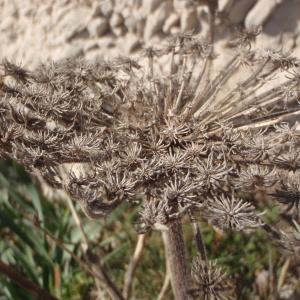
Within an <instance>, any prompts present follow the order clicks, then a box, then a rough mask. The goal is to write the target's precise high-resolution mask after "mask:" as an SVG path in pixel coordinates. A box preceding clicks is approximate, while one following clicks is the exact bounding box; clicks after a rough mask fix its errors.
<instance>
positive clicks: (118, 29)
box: [111, 26, 127, 36]
mask: <svg viewBox="0 0 300 300" xmlns="http://www.w3.org/2000/svg"><path fill="white" fill-rule="evenodd" d="M111 31H112V32H113V34H114V35H115V36H123V35H124V34H125V33H126V32H127V29H126V27H125V26H119V27H113V28H112V29H111Z"/></svg>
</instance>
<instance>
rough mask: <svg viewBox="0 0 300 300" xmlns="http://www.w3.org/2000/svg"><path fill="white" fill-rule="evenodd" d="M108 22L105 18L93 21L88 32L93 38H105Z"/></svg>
mask: <svg viewBox="0 0 300 300" xmlns="http://www.w3.org/2000/svg"><path fill="white" fill-rule="evenodd" d="M108 28H109V26H108V22H107V20H106V19H104V18H97V19H94V20H92V21H91V22H90V23H89V25H88V31H89V33H90V36H91V37H99V36H103V35H104V34H105V33H106V32H107V31H108Z"/></svg>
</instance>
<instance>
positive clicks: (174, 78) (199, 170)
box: [0, 31, 300, 300]
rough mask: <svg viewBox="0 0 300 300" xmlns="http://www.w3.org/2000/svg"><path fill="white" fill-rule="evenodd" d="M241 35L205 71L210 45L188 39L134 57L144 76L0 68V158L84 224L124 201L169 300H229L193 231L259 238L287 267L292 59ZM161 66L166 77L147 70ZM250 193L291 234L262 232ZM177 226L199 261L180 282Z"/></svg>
mask: <svg viewBox="0 0 300 300" xmlns="http://www.w3.org/2000/svg"><path fill="white" fill-rule="evenodd" d="M255 35H256V32H255V31H250V32H244V33H242V34H241V35H240V36H239V37H238V39H237V40H235V41H234V43H233V44H232V45H233V49H232V52H233V55H232V58H231V59H230V60H229V61H228V63H227V64H226V65H225V66H224V67H223V68H222V69H221V70H220V71H219V72H216V71H214V68H213V61H214V58H215V53H214V50H213V45H212V44H210V43H206V42H205V41H203V40H201V39H200V38H199V37H197V36H193V35H190V34H182V35H178V36H176V37H174V38H172V39H171V40H170V41H169V43H168V44H167V45H166V46H165V47H161V48H160V49H154V48H147V49H145V51H144V56H146V57H147V59H148V66H147V67H146V68H144V67H142V66H141V65H140V64H139V63H138V62H137V61H135V60H132V59H130V58H124V57H120V58H117V59H114V60H111V61H97V62H88V61H85V60H82V59H65V60H62V61H58V62H53V63H51V64H41V65H40V66H39V67H37V68H36V69H34V70H32V71H29V70H26V69H24V68H21V67H19V66H17V65H15V64H13V63H11V62H9V61H6V60H5V61H3V63H2V66H1V68H2V69H1V98H0V118H1V123H0V154H1V156H2V157H3V158H12V159H14V160H16V161H18V162H19V163H21V164H22V165H23V166H24V167H25V168H26V169H27V171H28V172H30V173H32V174H34V175H36V174H39V176H42V177H43V179H44V180H45V181H46V182H47V183H48V184H49V185H50V186H52V187H53V188H55V189H63V190H65V191H66V192H67V194H68V195H69V196H70V197H71V198H72V199H73V200H74V201H78V202H79V203H80V205H81V207H82V210H83V211H84V212H85V214H86V215H87V216H89V217H91V218H95V219H97V218H103V217H105V216H107V215H108V214H109V213H111V212H112V211H113V210H114V209H115V208H116V207H118V206H119V205H120V204H122V203H123V202H125V201H126V202H129V203H132V204H133V205H140V213H139V218H138V220H137V222H136V224H135V226H136V229H137V231H138V232H139V233H140V234H147V232H149V231H151V230H161V231H162V233H163V236H164V242H165V247H166V259H167V261H168V265H169V268H170V274H171V283H172V287H173V292H174V297H175V299H176V300H178V299H181V300H186V299H193V298H196V297H198V296H199V297H201V299H234V298H235V293H234V282H231V280H230V278H229V277H228V276H227V275H226V274H225V272H224V271H223V270H222V269H221V268H220V267H218V265H217V263H216V262H214V261H210V260H208V257H207V253H206V249H205V245H204V243H203V239H202V235H201V228H200V225H199V224H200V221H201V222H207V223H209V224H210V225H212V226H213V227H214V228H219V229H220V230H224V231H247V232H248V231H251V230H255V229H256V228H262V229H264V230H265V231H266V233H267V235H268V236H269V237H270V240H271V241H273V242H274V243H275V244H277V245H278V246H279V247H280V249H282V250H283V251H284V252H285V253H286V254H287V255H294V254H297V253H299V243H300V238H299V233H297V229H298V230H299V225H298V223H299V204H300V171H299V166H300V154H299V149H300V131H299V130H297V128H296V124H295V117H298V116H299V112H300V107H299V83H300V69H299V61H298V60H297V59H296V58H294V57H293V56H291V55H290V54H287V53H283V52H282V51H275V50H271V49H267V50H266V49H264V50H258V49H252V47H251V42H252V41H253V39H254V37H255ZM164 55H168V56H169V61H170V64H169V67H168V69H169V71H168V73H167V74H165V73H164V74H161V73H159V72H158V71H157V70H158V63H157V60H156V59H157V56H164ZM218 55H220V56H222V53H218ZM70 164H71V165H72V166H73V167H72V168H69V169H66V168H64V167H65V166H67V165H70ZM76 165H80V166H82V168H81V170H82V171H81V172H76V171H75V167H76ZM258 194H259V195H261V196H262V197H263V198H267V199H270V200H272V199H273V200H277V201H278V203H279V204H280V205H283V206H280V207H284V206H285V207H286V209H285V210H283V212H282V216H284V217H285V218H286V219H287V220H288V222H289V224H290V225H291V229H292V230H290V231H289V232H283V231H282V230H281V229H280V228H278V227H277V226H276V224H272V225H270V224H267V223H266V221H265V219H264V208H265V207H264V203H262V202H259V201H257V197H256V196H257V195H258ZM183 219H185V220H189V222H190V224H191V226H192V227H193V229H194V233H195V234H194V237H195V244H196V247H197V250H198V253H199V254H198V256H197V257H195V258H194V260H193V262H192V268H191V271H190V270H189V264H188V261H187V255H186V249H185V241H184V235H183V230H182V221H183ZM110 296H111V297H112V298H113V299H123V297H124V298H128V295H126V296H124V295H123V296H121V293H118V292H116V293H114V292H112V293H110Z"/></svg>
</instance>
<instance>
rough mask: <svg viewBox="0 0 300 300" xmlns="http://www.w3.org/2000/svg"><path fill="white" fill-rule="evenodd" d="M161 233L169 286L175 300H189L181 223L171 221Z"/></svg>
mask: <svg viewBox="0 0 300 300" xmlns="http://www.w3.org/2000/svg"><path fill="white" fill-rule="evenodd" d="M168 227H169V230H167V231H165V232H164V233H163V235H164V243H165V249H166V259H167V261H168V265H169V268H170V275H171V284H172V289H173V293H174V299H175V300H190V299H191V296H190V295H189V293H188V290H189V288H190V273H189V268H188V264H187V258H186V250H185V243H184V238H183V231H182V226H181V222H180V221H179V220H176V221H173V222H171V223H170V224H169V226H168Z"/></svg>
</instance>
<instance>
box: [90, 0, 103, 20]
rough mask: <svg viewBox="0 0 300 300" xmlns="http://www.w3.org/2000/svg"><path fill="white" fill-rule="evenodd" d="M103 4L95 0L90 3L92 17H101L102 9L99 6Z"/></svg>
mask: <svg viewBox="0 0 300 300" xmlns="http://www.w3.org/2000/svg"><path fill="white" fill-rule="evenodd" d="M102 5H103V4H100V3H97V2H93V5H92V13H91V17H92V18H97V17H101V16H102V9H101V6H102Z"/></svg>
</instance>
